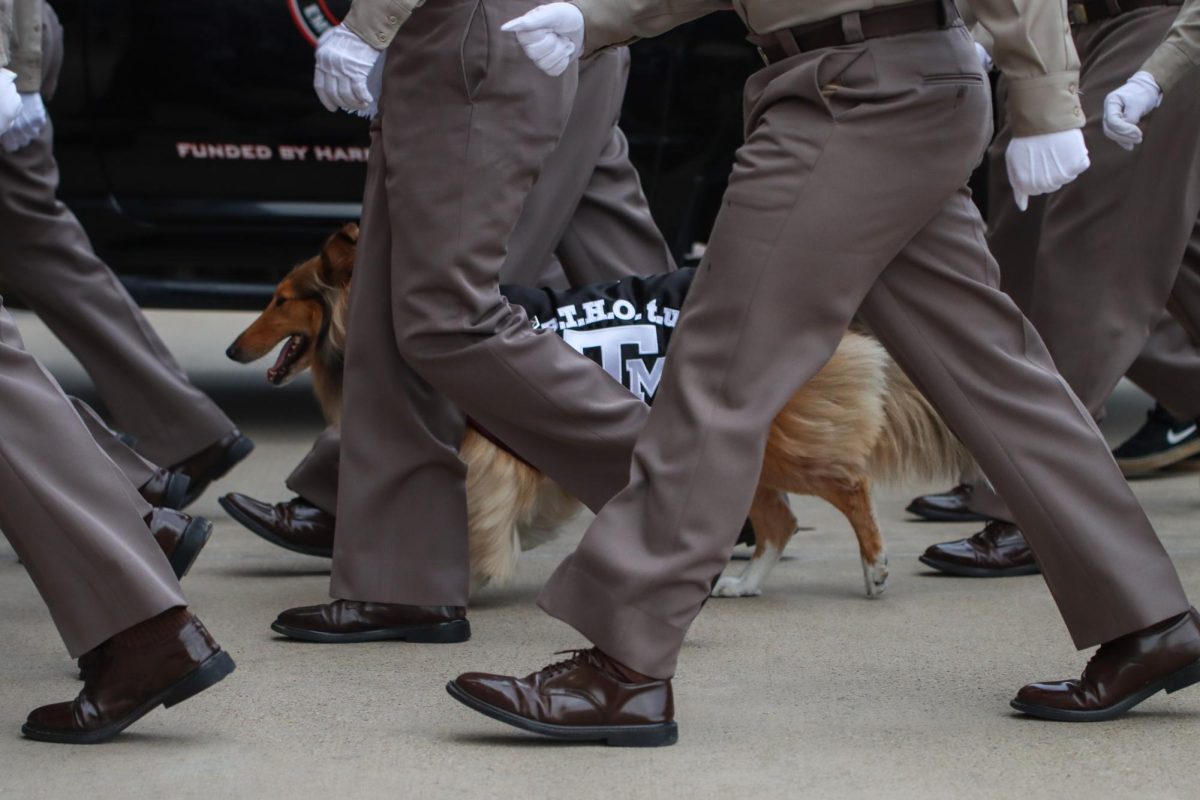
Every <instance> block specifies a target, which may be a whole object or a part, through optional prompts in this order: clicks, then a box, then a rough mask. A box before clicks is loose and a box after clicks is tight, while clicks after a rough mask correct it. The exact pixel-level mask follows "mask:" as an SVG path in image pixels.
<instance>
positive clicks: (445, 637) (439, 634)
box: [271, 619, 471, 644]
mask: <svg viewBox="0 0 1200 800" xmlns="http://www.w3.org/2000/svg"><path fill="white" fill-rule="evenodd" d="M271 630H273V631H275V632H276V633H278V634H282V635H283V636H286V637H288V638H289V639H299V640H300V641H302V642H316V643H317V644H358V643H361V642H409V643H411V644H458V643H459V642H465V641H467V640H468V639H470V638H471V623H470V622H469V621H468V620H465V619H456V620H453V621H451V622H439V623H438V624H436V625H405V626H403V627H399V628H376V629H375V630H370V631H359V632H357V633H326V632H324V631H310V630H308V629H306V628H296V627H293V626H291V625H284V624H283V623H282V622H280V621H279V620H275V621H274V622H272V623H271Z"/></svg>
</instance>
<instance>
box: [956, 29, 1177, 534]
mask: <svg viewBox="0 0 1200 800" xmlns="http://www.w3.org/2000/svg"><path fill="white" fill-rule="evenodd" d="M1177 11H1178V8H1177V7H1174V6H1170V7H1162V8H1150V9H1145V10H1142V11H1133V12H1130V13H1127V14H1123V15H1121V16H1119V17H1116V18H1114V19H1111V20H1105V21H1103V22H1097V23H1092V24H1090V25H1083V26H1079V27H1077V28H1076V29H1075V32H1074V37H1075V46H1076V49H1077V50H1078V51H1079V56H1080V60H1081V62H1082V67H1083V71H1082V74H1081V78H1080V89H1081V91H1082V98H1081V99H1082V101H1083V109H1084V112H1085V113H1086V115H1087V126H1086V127H1085V128H1084V138H1085V139H1086V141H1087V145H1088V150H1089V152H1090V155H1091V161H1092V166H1091V168H1090V169H1089V170H1088V171H1087V172H1085V173H1084V174H1083V175H1081V176H1080V177H1079V178H1078V179H1077V180H1076V181H1074V182H1073V183H1071V184H1068V185H1067V186H1065V187H1063V188H1062V189H1060V190H1059V191H1058V192H1056V193H1054V194H1053V195H1051V196H1049V197H1048V198H1042V199H1041V200H1037V201H1034V202H1031V203H1030V208H1029V211H1028V212H1027V213H1025V214H1022V213H1021V212H1019V211H1018V210H1017V208H1016V206H1015V204H1014V203H1013V200H1012V192H1011V190H1010V189H1009V187H1008V181H1007V178H1006V176H1005V173H1004V170H1005V167H1004V149H1005V148H1006V147H1007V143H1008V140H1009V138H1010V136H1009V133H1008V131H1007V130H1006V127H1005V126H1002V129H1001V132H1000V135H999V136H998V137H997V138H996V141H995V143H994V144H993V146H992V173H991V178H992V181H991V184H992V189H993V190H992V192H991V203H990V204H989V208H990V211H991V215H992V216H991V221H990V222H991V224H990V229H989V235H988V242H989V244H990V246H991V247H992V250H993V252H995V254H996V258H997V260H998V261H999V263H1000V273H1001V275H1002V276H1003V281H1002V283H1003V286H1004V288H1005V289H1006V290H1008V291H1009V292H1010V293H1011V294H1012V295H1013V298H1014V299H1015V300H1016V301H1017V305H1018V306H1019V307H1020V308H1022V309H1023V310H1024V311H1025V312H1026V314H1027V315H1028V316H1029V319H1030V321H1031V322H1032V323H1033V325H1034V327H1035V328H1037V330H1038V333H1040V334H1041V336H1042V338H1043V340H1044V341H1045V343H1046V347H1047V348H1048V349H1049V351H1050V354H1051V356H1053V358H1054V362H1055V364H1056V365H1057V366H1058V368H1059V370H1060V371H1061V372H1062V375H1063V377H1064V378H1066V379H1067V383H1069V384H1070V385H1071V388H1072V389H1074V390H1075V392H1076V393H1077V394H1078V395H1079V398H1080V400H1082V401H1083V403H1084V405H1085V406H1087V407H1088V409H1089V410H1090V411H1091V412H1092V414H1093V415H1094V416H1095V417H1096V419H1100V418H1102V417H1103V414H1104V404H1105V403H1106V402H1107V400H1108V398H1109V396H1110V395H1111V394H1112V392H1113V389H1115V388H1116V386H1117V384H1118V383H1119V382H1120V380H1121V377H1122V376H1123V375H1125V374H1126V373H1127V372H1128V373H1129V374H1130V377H1131V378H1133V379H1134V380H1135V381H1136V382H1137V383H1138V384H1139V385H1141V386H1142V388H1144V389H1146V391H1148V392H1149V393H1150V394H1151V395H1153V396H1154V397H1155V399H1157V400H1158V401H1159V402H1161V403H1162V404H1163V405H1165V406H1166V407H1167V408H1169V409H1171V410H1172V412H1173V413H1175V414H1177V415H1178V416H1180V417H1181V418H1183V419H1195V418H1196V417H1200V352H1198V351H1197V347H1196V344H1195V341H1197V340H1195V339H1194V338H1192V336H1194V334H1195V331H1196V329H1197V327H1200V227H1198V225H1197V221H1198V219H1200V137H1197V136H1195V135H1190V134H1187V135H1185V134H1183V133H1182V132H1184V131H1193V132H1194V131H1196V130H1200V102H1197V100H1196V98H1197V96H1200V70H1193V71H1192V73H1191V74H1189V75H1188V76H1186V77H1184V78H1183V80H1182V81H1180V83H1179V84H1178V85H1177V86H1176V87H1175V88H1174V89H1173V90H1172V91H1171V93H1170V94H1169V95H1167V97H1166V98H1165V99H1164V100H1163V104H1162V106H1161V107H1159V108H1158V109H1156V110H1155V111H1154V113H1152V114H1151V115H1150V116H1149V117H1147V118H1146V121H1145V122H1144V123H1143V125H1142V128H1143V130H1144V131H1145V141H1143V142H1142V144H1141V145H1140V146H1139V147H1138V148H1137V149H1136V150H1135V151H1134V152H1132V153H1129V152H1127V151H1125V150H1123V149H1121V148H1120V147H1118V146H1117V145H1116V144H1114V143H1113V142H1111V141H1109V140H1108V139H1107V138H1106V137H1105V136H1104V132H1103V129H1102V121H1103V110H1104V98H1105V97H1106V96H1107V95H1108V93H1109V92H1111V91H1112V90H1113V89H1116V88H1117V87H1119V86H1120V85H1121V84H1123V83H1124V82H1125V81H1126V80H1127V79H1128V78H1129V76H1130V75H1132V74H1133V73H1134V72H1136V71H1137V70H1138V68H1139V67H1140V66H1141V64H1142V62H1144V61H1145V59H1146V58H1147V57H1148V56H1149V55H1150V54H1151V53H1152V52H1153V51H1154V49H1155V47H1157V46H1158V44H1159V43H1161V42H1162V40H1163V37H1164V36H1165V35H1166V32H1167V30H1168V28H1170V26H1171V23H1172V21H1173V20H1174V18H1175V15H1176V12H1177ZM1168 309H1169V311H1170V313H1171V317H1172V319H1173V320H1174V323H1172V322H1170V321H1168V320H1166V319H1165V318H1164V311H1165V310H1168ZM1181 327H1182V329H1183V330H1181ZM1185 330H1190V331H1192V336H1189V335H1187V334H1185V333H1184V331H1185ZM1143 356H1144V360H1143V361H1140V362H1139V360H1138V359H1139V357H1143ZM971 507H972V508H973V509H975V510H976V511H979V512H981V513H984V514H988V515H989V516H993V517H997V518H999V519H1012V513H1011V512H1010V511H1008V510H1007V509H1006V508H1005V506H1004V504H1003V503H1002V502H1000V500H999V498H998V497H997V496H996V494H995V493H994V492H993V491H992V490H991V489H990V488H989V487H988V485H987V484H986V483H985V482H982V481H981V482H978V483H977V484H976V486H975V491H973V492H972V495H971Z"/></svg>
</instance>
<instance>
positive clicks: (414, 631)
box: [271, 600, 471, 644]
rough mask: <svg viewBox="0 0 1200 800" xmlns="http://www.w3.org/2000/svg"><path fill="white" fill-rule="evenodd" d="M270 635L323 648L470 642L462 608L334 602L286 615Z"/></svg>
mask: <svg viewBox="0 0 1200 800" xmlns="http://www.w3.org/2000/svg"><path fill="white" fill-rule="evenodd" d="M271 630H273V631H275V632H276V633H281V634H283V635H284V636H287V637H288V638H290V639H300V640H303V641H306V642H320V643H322V644H349V643H351V642H383V641H401V642H425V643H434V644H449V643H452V642H465V641H467V640H468V639H470V638H471V623H470V622H468V621H467V610H466V609H465V608H463V607H462V606H403V605H395V604H392V603H360V602H358V601H357V600H334V601H333V602H332V603H326V604H324V605H320V606H303V607H301V608H293V609H290V610H288V611H284V612H283V613H282V614H280V615H279V617H278V618H277V619H276V620H275V621H274V622H273V623H271Z"/></svg>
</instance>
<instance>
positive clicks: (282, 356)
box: [267, 336, 296, 383]
mask: <svg viewBox="0 0 1200 800" xmlns="http://www.w3.org/2000/svg"><path fill="white" fill-rule="evenodd" d="M295 343H296V337H294V336H293V337H291V338H289V339H288V340H287V343H286V344H284V346H283V347H281V348H280V349H279V357H278V358H276V359H275V366H273V367H271V368H270V369H269V370H267V380H268V381H270V382H271V383H275V382H276V381H278V380H279V379H280V378H282V377H283V376H284V374H286V373H287V362H288V359H289V358H291V354H292V346H293V345H294V344H295Z"/></svg>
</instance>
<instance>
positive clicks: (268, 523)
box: [217, 492, 336, 558]
mask: <svg viewBox="0 0 1200 800" xmlns="http://www.w3.org/2000/svg"><path fill="white" fill-rule="evenodd" d="M217 502H218V503H220V504H221V508H223V509H225V510H226V511H227V512H229V516H231V517H233V518H234V519H235V520H237V521H238V522H240V523H241V524H242V526H243V527H245V528H246V529H247V530H248V531H250V532H251V533H253V534H256V535H258V536H261V537H262V538H264V539H266V540H267V541H268V542H270V543H271V544H273V545H278V546H279V547H282V548H284V549H285V550H291V551H292V552H295V553H303V554H304V555H306V556H318V557H319V558H333V528H334V522H335V521H336V519H335V517H334V516H333V514H330V513H329V512H327V511H325V510H324V509H321V508H318V507H317V506H314V505H313V504H312V503H310V502H308V501H307V500H305V499H304V498H303V497H295V498H293V499H291V500H289V501H287V502H286V503H275V504H274V505H272V504H269V503H263V502H261V501H259V500H255V499H254V498H253V497H249V496H247V495H244V494H239V493H237V492H234V493H232V494H227V495H225V496H224V497H221V498H219V499H218V500H217Z"/></svg>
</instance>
